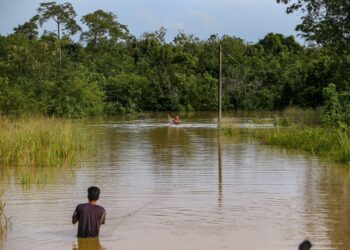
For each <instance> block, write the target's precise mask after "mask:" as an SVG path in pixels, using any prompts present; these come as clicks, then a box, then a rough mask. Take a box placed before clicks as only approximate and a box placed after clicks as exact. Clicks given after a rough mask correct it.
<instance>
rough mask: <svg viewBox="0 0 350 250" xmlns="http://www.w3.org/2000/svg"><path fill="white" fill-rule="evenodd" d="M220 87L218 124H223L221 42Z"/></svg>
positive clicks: (220, 47)
mask: <svg viewBox="0 0 350 250" xmlns="http://www.w3.org/2000/svg"><path fill="white" fill-rule="evenodd" d="M218 87H219V89H218V92H219V93H218V103H219V107H218V125H219V126H221V118H222V45H221V42H220V44H219V86H218Z"/></svg>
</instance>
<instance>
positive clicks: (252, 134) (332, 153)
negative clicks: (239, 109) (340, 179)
mask: <svg viewBox="0 0 350 250" xmlns="http://www.w3.org/2000/svg"><path fill="white" fill-rule="evenodd" d="M223 130H224V133H225V134H226V135H231V136H233V135H236V136H237V135H239V136H245V137H249V138H252V139H255V140H258V141H260V142H262V143H263V144H266V145H273V146H281V147H284V148H288V149H298V150H304V151H307V152H310V153H312V154H315V155H317V156H321V157H326V158H328V159H330V160H334V161H336V162H340V163H345V164H350V140H349V132H347V131H339V130H336V129H325V128H312V127H303V126H297V127H279V128H275V129H247V128H244V129H242V128H234V127H232V128H224V129H223Z"/></svg>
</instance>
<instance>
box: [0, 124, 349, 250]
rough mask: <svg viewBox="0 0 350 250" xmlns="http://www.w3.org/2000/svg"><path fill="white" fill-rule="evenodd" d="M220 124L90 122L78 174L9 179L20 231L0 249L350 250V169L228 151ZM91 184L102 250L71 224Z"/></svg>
mask: <svg viewBox="0 0 350 250" xmlns="http://www.w3.org/2000/svg"><path fill="white" fill-rule="evenodd" d="M213 118H214V117H209V118H206V119H203V117H200V118H196V117H193V118H191V119H182V120H183V121H184V124H183V126H182V127H175V126H168V125H167V124H166V123H165V122H166V121H164V119H161V118H157V117H145V119H142V120H141V119H138V120H123V121H113V120H109V121H106V120H101V121H89V122H88V125H87V127H88V128H89V127H93V129H94V130H95V131H96V134H97V137H98V138H99V139H98V145H97V149H96V152H94V154H93V157H92V159H89V160H86V161H84V162H82V166H81V167H80V168H77V169H75V170H74V171H72V170H67V169H55V172H54V173H55V179H54V180H51V179H48V180H47V182H46V183H45V185H39V186H37V185H32V186H31V187H30V188H25V189H22V185H21V183H20V181H19V180H18V178H16V171H15V170H14V171H2V180H6V184H5V182H2V183H1V184H2V186H6V188H5V193H4V195H3V199H4V200H6V201H7V207H8V216H12V222H13V230H12V231H11V232H9V233H8V235H7V238H6V240H5V241H1V240H0V249H4V250H12V249H13V250H17V249H26V250H32V249H33V250H34V249H35V250H41V249H43V250H44V249H45V250H46V249H50V250H51V249H52V250H55V249H57V250H58V249H60V250H61V249H72V246H73V249H125V250H129V249H130V250H134V249H146V250H147V249H151V250H163V249H179V250H180V249H181V250H186V249H201V250H203V249H204V250H205V249H208V250H209V249H210V250H212V249H296V248H297V246H298V245H299V243H300V242H301V241H303V240H304V239H305V238H308V239H310V240H311V241H312V243H313V244H314V246H315V249H350V239H349V237H348V236H349V235H350V225H349V223H350V218H349V216H350V174H349V169H346V168H342V167H336V166H331V165H330V164H327V163H323V162H321V161H319V160H317V159H315V158H314V157H311V156H307V155H301V154H296V153H291V152H287V151H286V150H281V149H276V148H271V147H267V146H263V145H259V144H258V143H251V142H240V141H235V142H233V140H232V138H228V137H225V136H223V135H221V134H220V133H218V131H217V130H216V129H215V127H216V125H215V120H214V119H213ZM90 185H97V186H99V187H100V188H101V200H100V201H99V202H100V204H101V205H102V206H104V207H105V208H106V210H107V218H106V225H104V226H102V228H101V234H100V240H101V244H100V243H99V242H98V241H96V239H95V241H94V242H90V243H89V241H88V240H87V241H80V240H79V241H78V242H77V239H76V238H75V235H76V230H77V229H76V225H74V226H73V225H71V222H70V219H71V215H72V213H73V210H74V208H75V206H76V205H77V204H79V203H84V202H86V188H87V187H88V186H90ZM101 245H102V246H101Z"/></svg>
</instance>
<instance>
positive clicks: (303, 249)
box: [299, 240, 312, 250]
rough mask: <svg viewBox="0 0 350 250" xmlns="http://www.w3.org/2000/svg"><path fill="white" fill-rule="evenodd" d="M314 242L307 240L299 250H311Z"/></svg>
mask: <svg viewBox="0 0 350 250" xmlns="http://www.w3.org/2000/svg"><path fill="white" fill-rule="evenodd" d="M311 247H312V244H311V242H310V241H308V240H305V241H303V242H302V243H301V244H300V245H299V250H309V249H311Z"/></svg>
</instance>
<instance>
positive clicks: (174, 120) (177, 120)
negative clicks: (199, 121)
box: [168, 115, 181, 125]
mask: <svg viewBox="0 0 350 250" xmlns="http://www.w3.org/2000/svg"><path fill="white" fill-rule="evenodd" d="M168 119H169V121H170V122H171V123H173V124H176V125H179V124H180V123H181V120H180V117H179V116H178V115H177V116H175V118H171V117H170V115H168Z"/></svg>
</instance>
